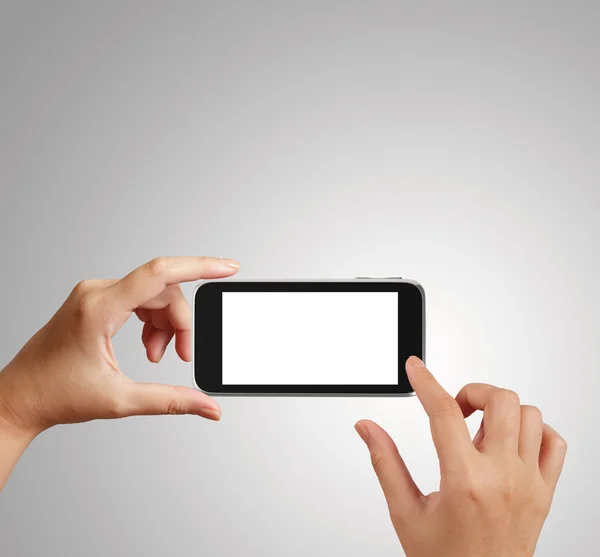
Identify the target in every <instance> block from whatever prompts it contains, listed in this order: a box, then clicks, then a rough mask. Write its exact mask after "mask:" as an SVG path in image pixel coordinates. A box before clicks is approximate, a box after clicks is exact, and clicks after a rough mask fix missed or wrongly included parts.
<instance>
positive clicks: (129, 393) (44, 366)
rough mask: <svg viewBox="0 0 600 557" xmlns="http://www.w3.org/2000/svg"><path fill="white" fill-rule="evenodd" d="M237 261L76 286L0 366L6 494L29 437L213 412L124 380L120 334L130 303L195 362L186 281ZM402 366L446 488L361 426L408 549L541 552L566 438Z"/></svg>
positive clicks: (491, 395)
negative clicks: (70, 426) (420, 481)
mask: <svg viewBox="0 0 600 557" xmlns="http://www.w3.org/2000/svg"><path fill="white" fill-rule="evenodd" d="M238 267H239V264H238V263H237V262H235V261H233V260H228V259H218V258H211V257H176V258H158V259H154V260H152V261H150V262H149V263H147V264H145V265H143V266H142V267H139V268H138V269H136V270H134V271H132V272H131V273H130V274H128V275H127V276H126V277H124V278H123V279H120V280H89V281H83V282H81V283H79V284H78V285H77V286H76V287H75V288H74V289H73V291H72V292H71V294H70V296H69V297H68V298H67V300H66V301H65V303H64V304H63V305H62V306H61V308H60V309H59V310H58V311H57V312H56V314H55V315H54V316H53V317H52V318H51V319H50V321H49V322H48V323H47V324H46V325H45V326H44V327H42V329H40V331H38V332H37V333H36V334H35V335H34V336H33V337H32V339H31V340H30V341H29V342H28V343H27V344H26V345H25V346H24V347H23V348H22V349H21V351H20V352H19V353H18V354H17V355H16V356H15V358H14V359H13V360H12V361H11V362H10V363H9V364H8V365H7V366H6V368H5V369H4V370H2V372H0V490H1V488H2V487H3V486H4V484H5V482H6V480H7V478H8V476H9V475H10V473H11V471H12V469H13V468H14V466H15V465H16V463H17V461H18V459H19V458H20V456H21V454H22V453H23V451H24V450H25V449H26V448H27V446H28V445H29V444H30V443H31V441H32V440H33V439H34V438H35V437H36V436H37V435H39V434H40V433H42V432H43V431H44V430H46V429H48V428H50V427H52V426H54V425H57V424H67V423H77V422H85V421H89V420H93V419H108V418H122V417H126V416H133V415H148V414H196V415H198V416H202V417H204V418H208V419H212V420H218V419H219V417H220V409H219V406H218V405H217V403H216V402H215V401H214V400H212V399H211V398H210V397H208V396H207V395H205V394H204V393H202V392H200V391H197V390H195V389H191V388H187V387H175V386H170V385H162V384H149V383H137V382H134V381H132V380H130V379H129V378H127V377H126V376H125V375H124V374H123V373H122V372H121V370H120V368H119V365H118V362H117V360H116V357H115V354H114V351H113V346H112V338H113V336H114V335H115V334H116V333H117V332H118V330H119V329H120V327H121V326H122V325H123V324H124V323H125V322H126V321H127V320H128V319H129V318H130V317H131V315H132V314H133V313H135V314H136V315H137V316H138V318H139V319H140V320H141V321H142V322H143V323H144V325H143V331H142V341H143V344H144V346H145V348H146V354H147V357H148V359H149V360H150V361H152V362H159V361H160V359H161V358H162V356H163V354H164V352H165V350H166V348H167V346H168V345H169V343H170V342H171V340H172V339H173V338H175V349H176V351H177V353H178V355H179V356H180V357H181V359H183V360H184V361H189V360H190V359H191V348H192V347H191V335H190V332H191V310H190V308H189V305H188V304H187V302H186V300H185V298H184V297H183V294H182V293H181V289H180V287H179V283H181V282H186V281H195V280H199V279H202V278H211V279H214V278H221V277H227V276H230V275H233V274H235V273H236V272H237V269H238ZM406 370H407V373H408V376H409V379H410V382H411V384H412V386H413V388H414V390H415V392H416V394H417V396H418V398H419V400H420V401H421V403H422V404H423V407H424V409H425V411H426V412H427V414H428V416H429V418H430V422H431V431H432V435H433V441H434V443H435V446H436V449H437V453H438V457H439V461H440V472H441V483H440V491H439V492H435V493H432V494H430V495H427V496H425V495H423V494H422V493H421V491H420V490H419V488H418V487H417V486H416V485H415V483H414V481H413V480H412V478H411V476H410V473H409V472H408V470H407V468H406V466H405V464H404V462H403V460H402V458H401V457H400V455H399V453H398V450H397V448H396V445H395V444H394V442H393V441H392V439H391V438H390V437H389V435H388V434H387V433H386V432H385V431H384V430H383V429H381V428H380V427H379V426H377V425H376V424H375V423H373V422H370V421H368V420H362V421H360V422H358V423H357V424H356V429H357V431H358V433H359V434H360V435H361V437H362V438H363V440H364V441H365V443H366V444H367V446H368V449H369V451H370V454H371V460H372V463H373V466H374V469H375V472H376V473H377V475H378V477H379V480H380V483H381V486H382V488H383V492H384V494H385V497H386V500H387V503H388V507H389V510H390V515H391V518H392V522H393V524H394V527H395V529H396V532H397V534H398V537H399V539H400V542H401V544H402V546H403V547H404V550H405V552H406V555H407V556H408V557H530V556H531V555H533V552H534V550H535V546H536V543H537V539H538V537H539V534H540V531H541V528H542V526H543V523H544V520H545V518H546V516H547V514H548V511H549V510H550V505H551V501H552V497H553V494H554V489H555V487H556V483H557V481H558V478H559V476H560V473H561V470H562V465H563V461H564V457H565V452H566V443H565V442H564V440H563V439H562V438H561V437H560V436H559V435H558V434H557V433H556V432H555V431H554V430H553V429H552V428H551V427H550V426H548V425H547V424H544V423H543V421H542V416H541V413H540V411H539V410H538V409H537V408H534V407H532V406H522V405H521V404H520V400H519V397H518V396H517V395H516V393H514V392H511V391H507V390H504V389H499V388H497V387H494V386H491V385H483V384H470V385H467V386H466V387H464V388H463V389H462V390H461V391H460V393H459V394H458V395H457V397H456V398H453V397H452V396H451V395H449V394H448V393H447V392H446V391H445V390H444V389H443V388H442V387H441V386H440V385H439V384H438V382H437V381H436V380H435V378H434V377H433V375H432V374H431V373H430V372H429V370H427V368H426V367H425V366H424V365H423V363H422V362H421V361H420V360H419V359H418V358H415V357H414V356H413V357H411V358H410V359H409V360H408V362H407V363H406ZM476 410H482V411H483V413H484V420H482V427H481V428H480V430H479V432H478V433H477V435H476V436H475V438H474V439H473V441H471V438H470V436H469V432H468V429H467V426H466V423H465V418H466V417H467V416H469V415H470V414H472V413H473V412H475V411H476Z"/></svg>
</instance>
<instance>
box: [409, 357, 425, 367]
mask: <svg viewBox="0 0 600 557" xmlns="http://www.w3.org/2000/svg"><path fill="white" fill-rule="evenodd" d="M408 363H409V364H410V365H411V366H413V367H425V364H424V363H423V361H422V360H421V359H420V358H417V357H416V356H411V357H410V358H408Z"/></svg>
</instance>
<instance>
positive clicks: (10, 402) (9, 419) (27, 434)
mask: <svg viewBox="0 0 600 557" xmlns="http://www.w3.org/2000/svg"><path fill="white" fill-rule="evenodd" d="M9 366H10V364H9ZM9 366H7V367H6V368H4V369H3V370H1V371H0V430H1V431H2V433H3V434H4V435H5V436H10V437H11V438H13V439H15V441H20V442H27V443H29V442H31V441H32V440H33V439H34V438H35V437H36V436H37V435H39V434H40V433H41V432H42V431H43V429H44V428H42V427H36V426H32V425H30V424H28V423H26V422H25V421H24V420H23V419H22V417H21V416H20V415H19V414H18V413H17V411H16V409H17V408H18V407H19V399H20V398H26V394H25V393H24V392H23V391H21V390H20V389H19V388H18V386H17V385H15V382H14V381H13V380H12V379H13V377H11V376H12V373H11V371H13V370H12V369H10V370H9Z"/></svg>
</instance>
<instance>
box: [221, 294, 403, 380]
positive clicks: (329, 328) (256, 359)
mask: <svg viewBox="0 0 600 557" xmlns="http://www.w3.org/2000/svg"><path fill="white" fill-rule="evenodd" d="M222 296H223V297H222V308H223V331H222V335H223V336H222V338H223V376H222V382H223V385H397V384H398V293H397V292H223V294H222Z"/></svg>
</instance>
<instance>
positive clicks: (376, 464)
mask: <svg viewBox="0 0 600 557" xmlns="http://www.w3.org/2000/svg"><path fill="white" fill-rule="evenodd" d="M371 464H372V465H373V470H375V474H377V476H378V477H380V476H382V475H383V474H385V469H386V458H385V454H384V453H383V452H382V451H373V452H372V453H371Z"/></svg>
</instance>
